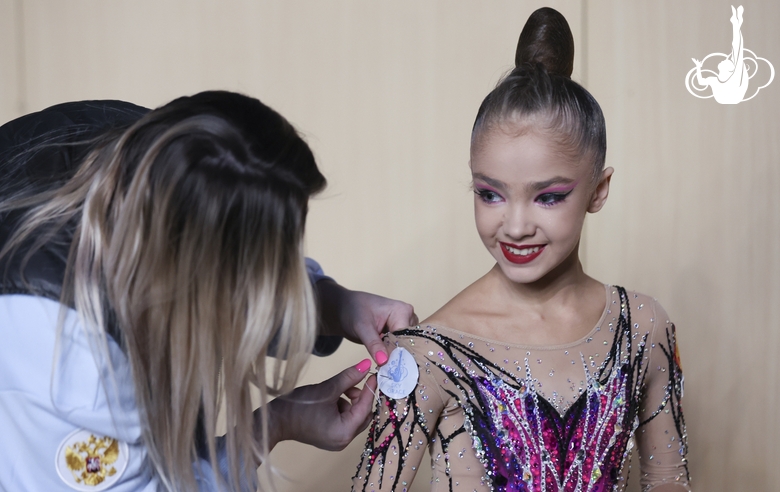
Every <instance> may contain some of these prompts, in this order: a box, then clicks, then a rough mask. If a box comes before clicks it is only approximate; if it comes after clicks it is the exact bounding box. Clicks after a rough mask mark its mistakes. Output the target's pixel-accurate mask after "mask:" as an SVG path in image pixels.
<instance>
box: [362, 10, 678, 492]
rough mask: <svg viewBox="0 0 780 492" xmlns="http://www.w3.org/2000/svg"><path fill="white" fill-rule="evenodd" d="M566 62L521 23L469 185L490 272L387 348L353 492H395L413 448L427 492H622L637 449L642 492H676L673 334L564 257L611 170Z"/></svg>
mask: <svg viewBox="0 0 780 492" xmlns="http://www.w3.org/2000/svg"><path fill="white" fill-rule="evenodd" d="M573 55H574V43H573V38H572V36H571V31H570V30H569V27H568V24H567V23H566V20H565V19H564V18H563V16H561V14H559V13H558V12H556V11H555V10H552V9H540V10H538V11H536V12H535V13H534V14H533V15H532V16H531V17H530V18H529V20H528V22H527V24H526V26H525V28H524V29H523V32H522V34H521V35H520V41H519V44H518V50H517V59H516V65H517V67H516V68H515V69H514V70H513V71H512V72H511V73H510V74H509V75H508V76H507V77H506V78H505V79H504V80H502V81H501V83H500V84H499V85H498V86H497V87H496V89H494V90H493V92H491V93H490V94H489V95H488V96H487V98H485V100H484V101H483V103H482V105H481V107H480V109H479V112H478V114H477V118H476V122H475V124H474V129H473V133H472V142H471V171H472V177H473V188H474V194H475V199H474V208H475V218H476V225H477V230H478V232H479V235H480V237H481V238H482V241H483V242H484V244H485V246H486V248H487V249H488V251H489V252H490V253H491V254H492V255H493V257H494V258H495V260H496V265H495V266H494V267H493V268H492V269H491V270H490V271H489V272H488V273H487V274H486V275H485V276H484V277H482V278H480V279H479V280H477V281H476V282H475V283H473V284H472V285H470V286H469V287H467V288H466V289H465V290H464V291H463V292H461V293H460V294H458V295H457V296H456V297H455V298H453V299H452V300H451V301H450V302H448V303H447V304H446V305H445V306H444V307H442V308H441V309H440V310H439V311H437V312H436V313H434V314H433V315H432V316H431V317H430V318H429V319H427V320H426V321H424V322H423V323H421V324H420V325H419V326H416V327H414V328H409V329H406V330H403V331H397V332H395V333H393V334H391V335H388V336H387V338H386V344H387V346H388V348H389V349H392V352H391V355H390V361H389V362H388V364H387V365H385V366H384V367H383V368H382V369H380V371H379V375H378V376H379V377H378V382H379V388H380V390H381V393H380V395H379V396H380V398H379V401H378V403H377V408H376V413H375V418H374V421H373V423H372V425H371V427H370V431H369V435H368V440H367V443H366V448H365V450H364V453H363V456H362V459H361V462H360V465H359V466H358V470H357V473H356V475H355V477H354V478H353V486H352V487H353V491H380V490H381V491H385V490H394V491H407V490H408V489H409V487H410V485H411V483H412V480H413V479H414V476H415V473H416V471H417V469H418V467H419V466H420V461H421V459H422V457H423V455H424V452H425V448H426V447H428V448H429V450H430V453H431V464H432V467H433V478H432V482H431V490H433V491H437V492H440V491H459V490H460V491H469V492H471V491H480V492H482V491H501V492H509V491H512V492H517V491H567V492H573V491H581V492H585V491H599V492H601V491H615V490H624V489H625V487H626V483H627V477H628V472H629V466H630V465H629V463H630V457H631V454H632V452H633V451H634V449H635V448H638V451H639V456H640V461H639V462H640V467H641V470H640V471H641V473H640V479H641V483H642V486H643V490H650V489H652V490H654V491H656V492H659V491H669V492H671V491H683V490H690V489H689V486H688V482H689V476H688V470H687V463H686V452H687V445H686V433H685V422H684V419H683V415H682V407H681V399H682V372H681V368H680V363H679V357H678V354H677V350H676V345H675V331H674V325H673V324H672V323H671V322H670V321H669V318H668V317H667V314H666V313H665V312H664V310H663V308H662V307H661V306H660V305H659V304H658V303H657V302H656V301H655V300H654V299H653V298H652V297H648V296H645V295H642V294H637V293H633V292H628V291H626V290H625V289H623V288H621V287H616V286H611V285H604V284H602V283H601V282H598V281H596V280H595V279H593V278H591V277H589V276H588V275H586V274H585V273H584V272H583V269H582V265H581V263H580V260H579V257H578V247H579V242H580V235H581V232H582V225H583V221H584V219H585V214H586V212H590V213H595V212H597V211H599V210H600V209H601V208H602V206H603V205H604V203H605V201H606V199H607V195H608V191H609V183H610V177H611V176H612V173H613V169H612V168H606V169H605V168H604V160H605V153H606V129H605V123H604V118H603V115H602V112H601V109H600V108H599V105H598V103H597V102H596V101H595V100H594V99H593V97H592V96H591V95H590V94H589V93H588V92H587V91H586V90H585V89H584V88H583V87H582V86H580V85H579V84H577V83H576V82H573V81H572V80H571V78H570V76H571V71H572V66H573Z"/></svg>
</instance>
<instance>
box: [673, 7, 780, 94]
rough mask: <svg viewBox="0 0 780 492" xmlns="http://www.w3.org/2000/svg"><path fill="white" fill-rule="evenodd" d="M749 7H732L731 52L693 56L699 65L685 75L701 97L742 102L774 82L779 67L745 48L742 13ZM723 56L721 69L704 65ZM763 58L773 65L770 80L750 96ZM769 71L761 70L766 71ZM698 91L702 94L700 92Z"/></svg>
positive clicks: (691, 88)
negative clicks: (752, 83)
mask: <svg viewBox="0 0 780 492" xmlns="http://www.w3.org/2000/svg"><path fill="white" fill-rule="evenodd" d="M744 11H745V9H744V8H743V7H742V5H740V6H739V7H737V8H736V9H734V6H733V5H732V6H731V19H729V20H730V21H731V26H732V33H733V35H732V39H731V53H730V54H728V55H726V54H724V53H711V54H709V55H707V56H706V57H704V59H703V60H702V61H699V60H697V59H696V58H692V60H693V63H694V64H695V65H696V66H695V67H693V68H692V69H691V70H690V71H689V72H688V74H687V75H686V76H685V88H686V89H688V92H690V93H691V94H693V95H694V96H696V97H698V98H700V99H708V98H710V97H714V98H715V101H717V102H718V103H720V104H739V103H741V102H742V101H749V100H751V99H753V98H754V97H756V94H758V92H759V91H760V90H761V89H763V88H764V87H766V86H768V85H769V84H771V83H772V80H773V79H774V78H775V67H773V66H772V64H771V63H769V60H767V59H766V58H761V57H760V56H758V55H756V54H755V53H753V52H752V51H751V50H749V49H747V48H745V46H744V42H743V39H742V31H741V28H742V13H743V12H744ZM710 58H714V59H715V60H718V59H721V61H720V63H718V72H717V73H715V72H714V71H713V70H708V69H703V68H702V65H704V63H705V62H706V61H707V60H708V59H710ZM759 61H762V62H764V63H766V65H767V67H769V80H768V81H767V82H766V83H765V84H764V85H762V86H760V87H758V88H756V90H755V92H753V93H752V94H751V95H750V96H749V97H745V94H747V91H748V85H749V83H750V80H751V79H752V78H753V77H755V76H756V74H758V73H759ZM765 71H766V70H765V69H764V70H761V72H762V73H763V72H765ZM702 74H709V75H711V76H709V77H704V76H703V75H702ZM708 87H709V88H710V89H712V93H711V94H709V95H701V93H705V94H706V92H707V88H708ZM697 93H698V94H697Z"/></svg>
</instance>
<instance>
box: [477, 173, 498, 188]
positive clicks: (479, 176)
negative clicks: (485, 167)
mask: <svg viewBox="0 0 780 492" xmlns="http://www.w3.org/2000/svg"><path fill="white" fill-rule="evenodd" d="M471 177H472V178H473V179H479V180H481V181H484V182H485V183H487V184H489V185H490V186H492V187H493V188H496V189H499V190H505V189H506V184H504V182H503V181H499V180H497V179H493V178H488V177H487V176H485V175H484V174H482V173H474V174H473V175H472V176H471Z"/></svg>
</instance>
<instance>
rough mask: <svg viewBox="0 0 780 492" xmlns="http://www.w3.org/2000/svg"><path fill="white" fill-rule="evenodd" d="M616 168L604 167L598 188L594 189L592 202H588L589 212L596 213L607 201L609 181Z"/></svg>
mask: <svg viewBox="0 0 780 492" xmlns="http://www.w3.org/2000/svg"><path fill="white" fill-rule="evenodd" d="M614 172H615V170H614V169H613V168H611V167H608V168H606V169H604V172H602V173H601V179H599V182H598V184H597V185H596V189H595V190H593V195H592V196H591V197H590V203H589V204H588V212H590V213H592V214H595V213H596V212H598V211H599V210H601V207H603V206H604V204H605V203H606V202H607V197H608V196H609V181H610V180H611V179H612V173H614Z"/></svg>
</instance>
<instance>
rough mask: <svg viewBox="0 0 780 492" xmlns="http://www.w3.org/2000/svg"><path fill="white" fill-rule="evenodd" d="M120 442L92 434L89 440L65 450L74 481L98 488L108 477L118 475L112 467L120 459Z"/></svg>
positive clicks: (74, 444)
mask: <svg viewBox="0 0 780 492" xmlns="http://www.w3.org/2000/svg"><path fill="white" fill-rule="evenodd" d="M119 452H120V451H119V442H118V441H117V440H116V439H113V438H111V437H101V438H97V437H95V436H94V435H93V434H90V436H89V439H87V440H86V441H82V442H76V443H73V444H72V445H70V446H67V447H66V448H65V463H67V465H68V468H69V469H70V472H71V473H72V474H73V479H74V480H75V481H76V483H78V484H84V485H91V486H93V487H94V486H97V485H99V484H101V483H102V482H103V481H104V480H105V479H106V477H111V476H113V475H115V474H116V472H117V470H116V468H114V467H113V466H112V465H113V464H114V463H115V462H116V460H117V459H118V458H119Z"/></svg>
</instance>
